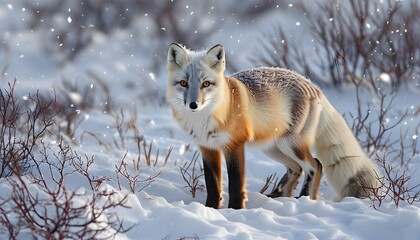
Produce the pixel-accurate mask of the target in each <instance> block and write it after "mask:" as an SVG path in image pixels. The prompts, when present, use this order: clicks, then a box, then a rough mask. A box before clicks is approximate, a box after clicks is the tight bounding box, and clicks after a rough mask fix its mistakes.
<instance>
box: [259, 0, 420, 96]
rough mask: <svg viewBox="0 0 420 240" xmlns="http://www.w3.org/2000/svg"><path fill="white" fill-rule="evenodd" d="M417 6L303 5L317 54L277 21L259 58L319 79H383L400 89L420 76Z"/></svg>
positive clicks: (370, 82)
mask: <svg viewBox="0 0 420 240" xmlns="http://www.w3.org/2000/svg"><path fill="white" fill-rule="evenodd" d="M314 8H315V9H314ZM419 10H420V4H419V2H418V1H415V0H410V1H404V2H401V1H363V0H356V1H349V2H347V1H336V0H326V1H320V2H318V3H317V4H311V6H310V7H305V6H303V5H302V6H301V11H302V13H303V14H304V15H305V16H306V17H307V19H308V24H309V26H308V29H309V31H310V32H311V33H312V37H313V40H312V41H313V45H314V51H315V53H316V57H314V56H311V55H309V54H307V53H308V51H307V50H304V49H303V48H302V47H301V46H299V42H297V41H296V40H295V39H293V38H292V36H290V35H288V33H287V32H286V31H285V30H283V28H282V27H279V28H278V29H277V35H276V36H271V35H269V36H267V37H265V38H264V40H263V41H262V44H261V46H260V48H261V49H262V51H258V52H259V53H260V54H258V57H257V60H258V61H260V62H261V63H262V64H264V65H268V66H280V67H286V68H289V69H293V70H296V71H297V72H300V73H302V74H304V75H306V76H307V77H309V78H310V79H311V80H313V81H316V82H318V83H320V84H325V83H326V82H331V83H332V84H333V85H334V86H340V85H342V84H343V83H346V82H350V83H351V82H353V83H355V84H363V85H364V86H365V87H369V88H371V89H372V90H373V91H377V89H378V88H379V87H380V82H381V81H382V82H386V83H387V84H390V85H391V86H392V88H395V89H397V88H399V87H400V86H401V85H406V84H407V83H409V82H415V81H419V79H418V78H419V75H418V72H419V70H420V63H419V61H418V60H417V59H419V58H420V42H419V41H418V39H419V38H420V28H419V26H420V25H419V24H418V23H419V21H420V15H419V14H418V12H419ZM379 80H380V81H379Z"/></svg>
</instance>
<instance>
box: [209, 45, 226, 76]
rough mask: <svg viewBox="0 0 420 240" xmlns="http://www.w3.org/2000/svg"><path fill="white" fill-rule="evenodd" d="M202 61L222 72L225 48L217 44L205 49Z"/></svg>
mask: <svg viewBox="0 0 420 240" xmlns="http://www.w3.org/2000/svg"><path fill="white" fill-rule="evenodd" d="M204 61H205V62H206V63H207V64H208V65H209V67H210V68H212V69H213V70H215V71H219V72H223V71H224V70H225V64H226V61H225V48H224V47H223V46H222V45H220V44H217V45H215V46H213V47H212V48H210V50H208V51H207V54H206V56H205V57H204Z"/></svg>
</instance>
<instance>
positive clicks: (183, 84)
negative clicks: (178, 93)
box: [179, 80, 188, 87]
mask: <svg viewBox="0 0 420 240" xmlns="http://www.w3.org/2000/svg"><path fill="white" fill-rule="evenodd" d="M179 85H181V87H187V86H188V82H187V81H185V80H181V81H180V82H179Z"/></svg>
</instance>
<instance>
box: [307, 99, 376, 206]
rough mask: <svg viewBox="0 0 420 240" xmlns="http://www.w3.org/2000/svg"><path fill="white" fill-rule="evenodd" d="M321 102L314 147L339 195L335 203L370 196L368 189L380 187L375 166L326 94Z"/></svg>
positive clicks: (329, 180)
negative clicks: (348, 198) (349, 197)
mask: <svg viewBox="0 0 420 240" xmlns="http://www.w3.org/2000/svg"><path fill="white" fill-rule="evenodd" d="M320 103H321V105H322V111H321V115H320V119H319V126H318V129H317V133H316V140H315V144H314V147H315V151H316V152H317V156H318V159H319V160H320V161H321V163H322V165H323V168H324V169H325V172H326V175H327V179H328V182H329V183H330V184H331V186H332V187H333V188H334V189H335V191H336V192H337V193H338V195H337V197H336V200H337V201H340V200H341V199H342V198H344V197H345V196H353V197H357V198H365V197H368V196H369V193H370V191H368V189H369V188H377V187H379V181H378V174H379V172H378V170H377V167H376V164H375V163H374V162H373V161H372V160H371V159H370V158H369V157H368V156H366V154H365V153H364V152H363V150H362V148H361V147H360V145H359V143H358V141H357V139H356V138H355V137H354V135H353V133H352V131H351V130H350V128H349V127H348V125H347V123H346V121H345V120H344V118H343V117H342V116H341V114H340V113H339V112H337V111H336V110H335V108H334V107H333V106H332V105H331V104H330V102H329V101H328V100H327V99H326V97H325V96H324V95H321V96H320Z"/></svg>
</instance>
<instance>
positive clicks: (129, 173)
mask: <svg viewBox="0 0 420 240" xmlns="http://www.w3.org/2000/svg"><path fill="white" fill-rule="evenodd" d="M126 156H127V153H125V154H124V157H123V158H122V160H121V162H120V164H118V165H115V175H116V180H117V184H118V188H119V189H120V190H122V188H123V185H124V183H123V179H124V180H125V183H126V185H128V189H129V190H130V192H132V193H136V192H140V191H142V190H143V189H144V188H146V187H148V186H149V185H150V184H152V183H153V182H154V180H155V179H156V178H157V177H158V176H159V175H160V174H162V172H158V173H157V174H156V175H154V176H149V177H148V178H146V179H140V173H141V171H142V170H141V169H140V168H137V167H136V166H133V168H129V167H128V163H127V162H126V161H125V158H126Z"/></svg>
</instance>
